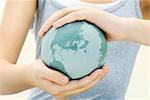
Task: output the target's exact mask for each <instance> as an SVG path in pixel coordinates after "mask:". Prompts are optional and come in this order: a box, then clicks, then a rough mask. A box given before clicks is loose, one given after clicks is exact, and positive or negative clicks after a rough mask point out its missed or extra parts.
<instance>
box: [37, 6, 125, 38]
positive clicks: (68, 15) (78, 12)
mask: <svg viewBox="0 0 150 100" xmlns="http://www.w3.org/2000/svg"><path fill="white" fill-rule="evenodd" d="M108 19H109V20H108ZM78 20H86V21H88V22H91V23H94V24H95V25H97V26H98V27H99V28H101V29H103V30H104V31H105V32H106V33H105V36H106V38H107V40H110V41H114V40H121V39H123V38H124V34H120V33H119V32H118V28H119V27H120V25H121V24H123V23H120V22H121V18H120V17H118V16H115V15H112V14H110V13H108V12H105V11H103V10H100V9H97V8H91V7H72V8H65V9H62V10H60V11H58V12H56V13H55V14H54V15H52V16H51V17H50V18H49V19H48V20H47V21H46V22H45V23H44V24H43V26H42V27H41V29H40V31H39V35H40V36H41V37H43V36H44V34H45V33H46V32H47V31H48V30H49V29H51V28H52V27H53V28H58V27H61V26H63V25H64V24H67V23H70V22H74V21H78ZM114 26H115V28H112V27H114ZM116 27H117V28H116ZM120 30H121V28H120Z"/></svg>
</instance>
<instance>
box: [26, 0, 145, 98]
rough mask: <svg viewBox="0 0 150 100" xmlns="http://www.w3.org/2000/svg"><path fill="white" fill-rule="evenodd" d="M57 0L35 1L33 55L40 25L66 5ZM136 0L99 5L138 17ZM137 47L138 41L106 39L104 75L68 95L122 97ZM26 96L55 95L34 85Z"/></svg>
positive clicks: (37, 55) (43, 96) (107, 9)
mask: <svg viewBox="0 0 150 100" xmlns="http://www.w3.org/2000/svg"><path fill="white" fill-rule="evenodd" d="M57 1H58V0H57ZM57 1H54V0H39V1H38V16H37V19H36V22H35V24H34V28H35V38H36V42H37V48H36V58H40V47H41V42H42V40H41V39H40V38H39V37H38V35H37V33H38V31H39V29H40V27H41V25H42V24H43V23H44V22H45V21H46V20H47V19H48V18H49V17H50V16H51V15H52V14H54V13H55V12H56V11H58V10H61V9H63V8H65V7H69V6H66V5H62V4H61V3H60V2H57ZM64 1H65V0H64ZM72 2H73V1H72ZM139 3H140V1H139V0H121V1H119V2H118V3H116V4H113V5H111V6H107V5H106V6H107V7H105V6H104V7H100V8H101V9H104V10H106V11H108V12H110V13H113V14H115V15H118V16H125V17H137V18H142V16H141V12H140V4H139ZM80 4H81V3H80ZM69 5H70V6H78V4H77V3H75V2H73V3H70V4H69ZM97 7H99V6H97ZM110 24H111V23H110ZM116 28H117V27H116ZM138 49H139V44H136V43H129V42H112V43H108V53H107V56H106V63H107V64H108V65H109V69H110V71H109V73H108V75H107V76H106V77H105V78H104V79H103V80H102V81H100V82H99V83H98V84H97V85H96V86H95V87H94V88H92V89H90V90H89V91H87V92H85V93H82V94H80V95H78V96H72V97H70V99H71V100H124V95H125V92H126V90H127V86H128V83H129V79H130V76H131V73H132V69H133V66H134V62H135V58H136V55H137V52H138ZM29 99H30V100H51V99H56V98H55V97H53V96H51V95H50V94H48V93H46V92H44V91H43V90H40V89H39V88H34V89H32V90H31V94H30V97H29Z"/></svg>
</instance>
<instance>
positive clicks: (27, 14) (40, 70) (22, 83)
mask: <svg viewBox="0 0 150 100" xmlns="http://www.w3.org/2000/svg"><path fill="white" fill-rule="evenodd" d="M89 1H92V0H89ZM96 1H97V0H93V3H94V2H96ZM99 1H104V0H99ZM105 1H107V0H105ZM109 1H110V0H109ZM109 1H107V2H109ZM36 4H37V1H36V0H30V1H27V0H22V1H21V2H19V1H17V0H16V1H15V0H7V3H6V7H5V11H4V16H3V19H2V22H1V23H0V35H1V36H0V94H3V95H5V94H13V93H17V92H20V91H23V90H26V89H30V88H33V87H39V88H41V89H43V90H44V91H46V92H48V93H50V94H52V95H54V96H56V97H57V98H58V99H64V98H65V97H67V96H71V95H76V94H80V93H82V92H84V91H87V90H89V89H90V88H92V87H93V86H95V84H96V83H97V82H98V81H100V80H101V79H102V78H103V77H104V76H105V75H106V74H107V72H108V67H107V66H104V67H103V69H99V70H96V71H95V72H93V73H92V74H91V75H89V76H87V77H84V78H83V79H81V80H75V81H68V78H67V77H66V76H64V75H63V74H61V73H59V72H57V71H54V70H52V69H49V68H47V67H46V66H45V65H44V64H43V62H42V61H40V60H35V61H34V62H33V63H30V64H16V62H17V59H18V56H19V53H20V51H21V48H22V45H23V43H24V40H25V38H26V35H27V33H28V30H29V27H30V25H31V23H32V20H33V16H34V13H35V11H36ZM143 4H144V3H142V5H143ZM145 4H146V3H145ZM144 7H145V6H144ZM83 11H85V12H84V16H82V15H81V12H83ZM75 12H78V13H75ZM87 12H88V13H89V12H90V13H91V14H95V13H96V16H97V15H98V16H99V18H97V17H96V16H95V17H96V18H94V17H92V16H90V15H89V14H87ZM143 12H145V10H143ZM72 13H75V14H73V17H72V18H71V19H70V20H66V19H65V18H66V17H71V16H72ZM68 15H69V16H68ZM100 15H102V16H104V18H102V17H100ZM54 16H55V17H54ZM110 16H111V17H112V18H110ZM105 18H106V19H108V18H110V19H109V22H113V23H114V24H115V25H119V20H121V19H120V18H118V17H117V16H114V15H111V14H108V13H106V12H104V11H100V10H97V9H94V8H70V9H67V10H65V9H64V10H62V11H59V12H57V13H56V14H55V15H53V17H50V19H48V20H47V22H46V23H45V24H44V26H43V27H42V28H41V30H40V32H39V34H40V35H41V36H42V35H44V33H45V32H46V31H48V29H50V28H51V27H52V26H53V27H59V26H61V25H63V24H65V23H69V22H72V21H74V20H82V19H86V20H88V21H90V22H93V23H95V24H96V25H97V26H99V27H101V28H103V29H104V30H105V31H106V32H107V33H108V34H107V35H108V36H107V39H108V40H126V38H125V36H124V35H120V34H119V33H120V32H121V33H126V32H124V31H125V30H124V28H123V27H122V28H121V29H122V30H123V31H121V29H119V30H120V31H119V32H118V30H116V29H115V28H114V29H113V28H109V27H108V26H110V27H114V26H113V25H112V24H109V22H107V21H106V19H105ZM113 18H114V19H113ZM96 19H99V21H98V20H96ZM113 20H116V22H114V21H113ZM124 20H125V19H124ZM132 20H134V19H132ZM63 21H64V22H65V23H63ZM138 21H139V20H138ZM100 23H103V24H104V25H102V24H100ZM122 23H123V22H122ZM140 23H143V25H142V27H144V28H147V24H148V23H147V21H143V20H140ZM145 24H146V25H145ZM137 26H138V25H137ZM118 27H119V26H118ZM133 27H134V26H133ZM138 27H139V26H138ZM136 29H137V28H136ZM138 30H139V31H138ZM138 30H137V31H138V32H137V31H136V32H137V33H139V34H141V32H142V33H143V34H145V35H147V34H148V33H147V32H143V30H142V28H140V27H139V28H138ZM146 30H147V29H145V31H146ZM129 33H132V31H130V30H129ZM129 33H128V34H129ZM139 36H140V35H139ZM131 37H134V36H131ZM147 37H148V35H147ZM131 39H132V38H131ZM131 39H129V40H131ZM145 40H146V42H145ZM134 41H135V42H136V41H137V40H134ZM140 41H141V42H140V43H143V44H146V45H149V43H148V42H147V41H148V39H147V38H146V39H144V41H143V37H142V40H140Z"/></svg>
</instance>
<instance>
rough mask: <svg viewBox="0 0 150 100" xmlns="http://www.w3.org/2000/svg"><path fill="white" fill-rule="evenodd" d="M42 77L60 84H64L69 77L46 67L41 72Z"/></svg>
mask: <svg viewBox="0 0 150 100" xmlns="http://www.w3.org/2000/svg"><path fill="white" fill-rule="evenodd" d="M43 78H44V79H46V80H49V81H52V82H55V83H57V84H60V85H65V84H67V83H68V82H69V78H68V77H67V76H65V75H64V74H62V73H61V72H58V71H56V70H53V69H50V68H48V67H46V68H45V70H44V72H43Z"/></svg>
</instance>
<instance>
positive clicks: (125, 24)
mask: <svg viewBox="0 0 150 100" xmlns="http://www.w3.org/2000/svg"><path fill="white" fill-rule="evenodd" d="M96 19H99V20H96V21H97V22H95V23H98V26H100V27H101V28H102V29H104V30H105V31H106V32H107V33H109V34H111V35H112V36H111V38H113V39H114V40H117V41H118V40H126V41H132V42H137V43H141V44H144V45H150V21H149V20H142V19H137V18H127V17H119V16H116V15H113V14H110V13H107V12H105V11H100V12H99V15H98V16H97V18H96Z"/></svg>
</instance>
